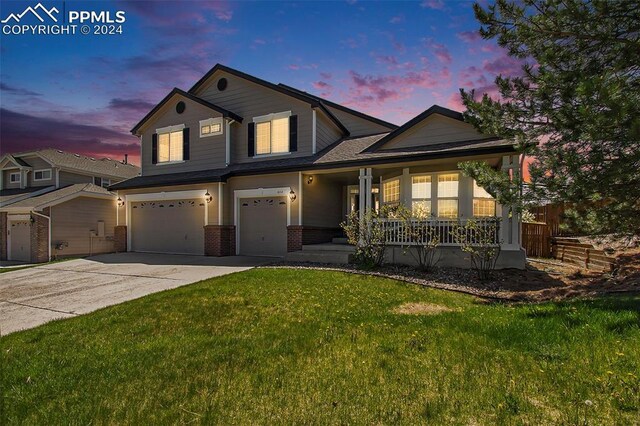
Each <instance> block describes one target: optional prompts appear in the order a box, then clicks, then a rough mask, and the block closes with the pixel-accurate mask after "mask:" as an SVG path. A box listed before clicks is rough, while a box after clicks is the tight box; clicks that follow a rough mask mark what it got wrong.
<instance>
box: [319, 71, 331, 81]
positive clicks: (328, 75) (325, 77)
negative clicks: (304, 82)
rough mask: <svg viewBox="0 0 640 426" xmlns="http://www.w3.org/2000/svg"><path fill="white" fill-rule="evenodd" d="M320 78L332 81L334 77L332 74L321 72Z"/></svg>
mask: <svg viewBox="0 0 640 426" xmlns="http://www.w3.org/2000/svg"><path fill="white" fill-rule="evenodd" d="M320 77H322V78H324V79H325V80H331V77H332V75H331V73H330V72H321V73H320Z"/></svg>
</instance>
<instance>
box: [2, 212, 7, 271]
mask: <svg viewBox="0 0 640 426" xmlns="http://www.w3.org/2000/svg"><path fill="white" fill-rule="evenodd" d="M0 233H2V234H1V235H2V238H1V239H0V241H2V244H1V246H2V247H0V260H7V244H8V243H7V213H6V212H2V213H0Z"/></svg>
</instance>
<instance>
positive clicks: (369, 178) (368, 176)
mask: <svg viewBox="0 0 640 426" xmlns="http://www.w3.org/2000/svg"><path fill="white" fill-rule="evenodd" d="M364 185H365V188H364V190H365V199H364V202H365V209H366V210H365V211H366V212H368V211H369V210H371V204H372V203H371V192H372V190H373V174H372V173H371V168H367V169H365V176H364Z"/></svg>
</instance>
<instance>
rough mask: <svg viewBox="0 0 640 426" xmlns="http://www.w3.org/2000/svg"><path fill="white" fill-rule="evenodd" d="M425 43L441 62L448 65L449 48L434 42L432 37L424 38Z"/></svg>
mask: <svg viewBox="0 0 640 426" xmlns="http://www.w3.org/2000/svg"><path fill="white" fill-rule="evenodd" d="M423 41H424V43H425V45H426V46H427V47H428V48H429V49H430V50H431V51H432V52H433V54H434V55H435V57H436V58H437V59H438V61H440V63H441V64H444V65H449V64H450V63H451V60H452V58H451V53H449V49H447V46H445V45H444V44H442V43H436V42H435V41H433V40H432V39H430V38H428V39H424V40H423Z"/></svg>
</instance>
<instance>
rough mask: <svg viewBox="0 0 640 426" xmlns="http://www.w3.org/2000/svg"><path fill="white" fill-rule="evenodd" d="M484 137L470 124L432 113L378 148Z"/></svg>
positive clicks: (413, 145)
mask: <svg viewBox="0 0 640 426" xmlns="http://www.w3.org/2000/svg"><path fill="white" fill-rule="evenodd" d="M483 138H486V135H483V134H482V133H480V132H478V131H477V130H476V129H475V127H473V126H472V125H471V124H468V123H464V122H461V121H458V120H455V119H453V118H449V117H444V116H442V115H437V114H436V115H432V116H430V117H428V118H427V119H425V120H424V121H423V122H422V123H421V124H419V125H416V126H414V128H413V129H411V130H408V131H406V132H404V133H403V134H401V135H400V136H398V137H397V138H395V139H394V140H392V141H390V142H389V143H387V144H385V145H384V146H382V147H381V148H380V149H396V148H411V147H416V146H426V145H433V144H440V143H447V142H459V141H469V140H476V139H483Z"/></svg>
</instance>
